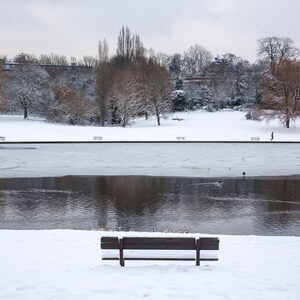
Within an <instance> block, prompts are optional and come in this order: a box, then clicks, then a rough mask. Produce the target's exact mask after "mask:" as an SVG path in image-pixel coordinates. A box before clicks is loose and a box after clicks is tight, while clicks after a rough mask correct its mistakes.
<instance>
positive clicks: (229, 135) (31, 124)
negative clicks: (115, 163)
mask: <svg viewBox="0 0 300 300" xmlns="http://www.w3.org/2000/svg"><path fill="white" fill-rule="evenodd" d="M244 115H245V113H243V112H215V113H208V112H204V111H196V112H190V113H174V114H173V115H172V116H170V117H169V118H168V119H166V120H162V125H161V126H157V125H156V121H155V119H153V118H151V119H148V120H144V119H138V120H136V121H135V123H134V124H133V125H132V126H128V127H126V128H122V127H89V126H68V125H53V124H49V123H46V122H43V121H42V120H40V119H36V118H30V119H28V120H24V119H23V118H22V116H6V115H0V136H4V137H5V138H6V141H8V142H9V141H17V142H18V141H93V140H94V136H101V137H102V139H103V141H176V140H177V137H185V140H186V141H250V140H251V138H252V137H258V138H260V141H270V137H271V133H272V131H273V132H274V141H300V122H299V121H298V122H296V123H293V122H292V125H291V128H289V129H287V128H284V127H283V126H282V125H281V124H279V122H278V121H276V120H272V121H269V122H266V121H251V120H246V119H245V117H244Z"/></svg>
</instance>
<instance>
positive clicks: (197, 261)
mask: <svg viewBox="0 0 300 300" xmlns="http://www.w3.org/2000/svg"><path fill="white" fill-rule="evenodd" d="M196 266H200V239H197V241H196Z"/></svg>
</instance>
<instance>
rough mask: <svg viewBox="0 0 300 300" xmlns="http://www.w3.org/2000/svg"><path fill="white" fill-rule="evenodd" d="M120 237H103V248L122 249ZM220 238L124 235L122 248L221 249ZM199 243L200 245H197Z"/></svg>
mask: <svg viewBox="0 0 300 300" xmlns="http://www.w3.org/2000/svg"><path fill="white" fill-rule="evenodd" d="M120 241H121V240H120V239H119V238H118V237H102V238H101V248H102V249H120ZM219 242H220V241H219V239H218V238H211V237H210V238H205V237H203V238H199V239H198V240H196V239H195V238H187V237H184V238H175V237H172V238H161V237H157V238H154V237H124V238H123V239H122V243H123V245H122V248H123V249H129V250H197V249H199V250H219ZM197 245H198V246H197Z"/></svg>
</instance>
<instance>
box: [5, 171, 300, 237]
mask: <svg viewBox="0 0 300 300" xmlns="http://www.w3.org/2000/svg"><path fill="white" fill-rule="evenodd" d="M299 182H300V178H288V177H285V178H246V179H242V178H239V179H211V178H210V179H208V178H206V179H205V178H185V177H181V178H175V177H147V176H66V177H58V178H33V179H30V178H24V179H0V209H1V211H0V217H1V214H3V218H1V219H2V220H5V215H4V214H5V211H7V210H10V211H12V212H13V213H15V217H16V218H18V216H22V218H23V219H24V220H23V222H24V223H26V220H27V222H30V221H29V220H28V219H30V218H35V219H37V218H40V219H41V221H42V220H43V218H45V219H47V220H46V222H47V221H48V222H49V223H48V224H50V223H51V222H52V221H53V219H55V218H56V222H58V223H57V224H65V226H66V227H65V228H84V227H103V228H108V229H123V230H152V229H155V228H158V229H164V228H168V229H170V230H178V229H183V228H184V227H188V228H192V227H193V226H194V228H195V230H198V228H201V229H202V228H205V226H206V225H207V224H210V223H214V224H218V222H220V220H221V223H222V222H223V223H222V224H224V222H225V223H226V221H228V222H231V223H232V222H236V224H237V226H239V225H238V224H241V222H243V218H244V217H246V218H248V222H249V220H250V221H251V220H252V222H254V223H255V224H256V226H257V228H258V229H257V231H258V232H259V230H260V228H262V229H264V228H267V229H268V228H270V230H272V226H278V227H280V226H282V227H285V226H290V224H293V223H296V222H298V223H299V214H298V215H297V214H295V213H291V212H294V211H298V212H299V207H300V200H299V198H298V197H299V196H298V195H300V185H299ZM283 212H286V213H283ZM60 219H61V220H60ZM59 221H61V223H59ZM64 222H65V223H64ZM239 222H240V223H239ZM0 224H1V222H0ZM45 226H46V225H45ZM56 226H58V227H59V225H56ZM58 227H57V228H58ZM222 230H223V228H222ZM228 233H229V232H228ZM255 233H257V232H255Z"/></svg>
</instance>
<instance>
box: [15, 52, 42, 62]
mask: <svg viewBox="0 0 300 300" xmlns="http://www.w3.org/2000/svg"><path fill="white" fill-rule="evenodd" d="M14 62H16V63H18V64H36V63H37V62H38V60H37V58H36V57H35V55H33V54H28V53H23V52H22V53H19V54H17V55H16V56H15V57H14Z"/></svg>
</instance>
